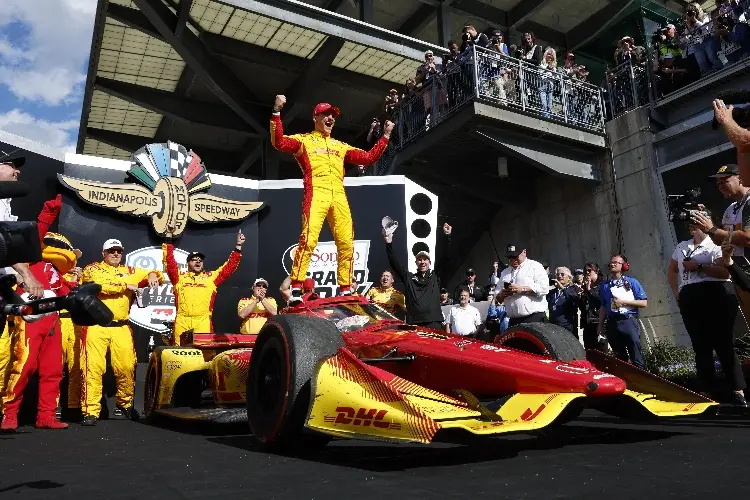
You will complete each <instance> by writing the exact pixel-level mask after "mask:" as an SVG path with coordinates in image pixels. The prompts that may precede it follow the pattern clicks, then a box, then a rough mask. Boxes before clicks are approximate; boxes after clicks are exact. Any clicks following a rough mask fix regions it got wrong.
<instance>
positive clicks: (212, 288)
mask: <svg viewBox="0 0 750 500" xmlns="http://www.w3.org/2000/svg"><path fill="white" fill-rule="evenodd" d="M244 243H245V235H244V234H242V231H239V232H238V233H237V241H236V242H235V247H234V250H232V252H231V253H230V254H229V258H228V259H227V261H226V262H225V263H224V264H222V265H221V266H220V267H219V268H218V269H216V270H215V271H206V270H204V268H203V262H204V261H205V260H206V256H205V255H203V254H202V253H200V252H191V253H189V254H188V256H187V258H186V261H187V269H188V270H187V271H186V272H184V273H181V272H180V268H179V266H178V265H177V261H176V260H175V258H174V245H172V244H171V243H164V244H163V245H162V251H163V255H164V269H166V271H167V276H168V277H169V281H170V282H171V283H172V290H173V292H172V293H173V294H174V301H175V308H176V309H177V316H176V317H175V321H174V335H172V342H173V345H180V336H181V335H182V334H183V333H184V332H185V331H187V330H192V331H194V332H196V333H199V332H213V331H214V326H213V322H212V321H211V314H212V312H213V309H214V300H215V299H216V288H217V287H218V286H219V285H221V284H222V283H223V282H224V281H225V280H226V279H227V278H229V277H230V276H231V275H232V273H234V272H235V271H236V270H237V266H239V265H240V260H241V259H242V245H243V244H244Z"/></svg>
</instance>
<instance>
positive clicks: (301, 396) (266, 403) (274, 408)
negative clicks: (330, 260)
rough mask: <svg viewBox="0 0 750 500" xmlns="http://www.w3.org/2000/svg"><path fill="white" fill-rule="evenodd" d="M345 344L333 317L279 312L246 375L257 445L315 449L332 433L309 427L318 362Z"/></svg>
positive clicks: (259, 340) (258, 342) (262, 333)
mask: <svg viewBox="0 0 750 500" xmlns="http://www.w3.org/2000/svg"><path fill="white" fill-rule="evenodd" d="M343 345H344V342H343V339H342V338H341V332H339V330H338V329H337V328H336V327H335V325H334V324H333V323H331V322H330V321H328V320H325V319H322V318H318V317H313V316H303V315H297V314H289V315H286V314H281V315H278V316H274V317H273V318H272V319H270V320H268V322H267V323H266V324H265V325H264V326H263V329H262V330H261V331H260V334H259V335H258V338H257V340H256V342H255V346H254V347H253V353H252V355H251V357H250V369H249V373H248V377H247V417H248V423H249V424H250V431H251V433H252V437H251V439H252V440H253V442H254V444H255V445H256V447H258V448H260V449H261V450H264V451H274V452H283V451H299V450H311V449H315V448H319V447H322V446H325V445H326V444H328V442H329V441H330V440H331V437H330V436H327V435H324V434H320V433H316V432H314V431H310V430H309V429H306V428H305V419H306V418H307V414H308V411H309V409H310V405H311V404H312V396H313V391H312V378H313V376H314V374H315V369H316V367H317V366H318V363H319V362H320V361H321V360H322V359H324V358H327V357H329V356H332V355H334V354H336V351H337V350H338V349H339V347H342V346H343Z"/></svg>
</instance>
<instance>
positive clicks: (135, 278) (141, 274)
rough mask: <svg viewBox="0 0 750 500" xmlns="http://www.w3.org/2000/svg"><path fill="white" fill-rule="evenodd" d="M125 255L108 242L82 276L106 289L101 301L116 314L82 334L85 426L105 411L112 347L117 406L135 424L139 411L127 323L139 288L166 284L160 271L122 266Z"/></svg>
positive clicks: (121, 247) (116, 243)
mask: <svg viewBox="0 0 750 500" xmlns="http://www.w3.org/2000/svg"><path fill="white" fill-rule="evenodd" d="M122 254H123V246H122V243H120V240H115V239H111V240H107V241H105V242H104V245H103V246H102V257H103V260H102V261H101V262H96V263H94V264H89V265H88V266H86V267H85V268H84V269H83V275H82V276H81V281H82V282H83V283H90V282H93V283H97V284H99V285H101V287H102V291H101V292H100V293H99V299H101V301H102V302H104V304H105V305H106V306H107V307H109V309H110V310H111V311H112V313H113V314H114V318H113V321H112V323H110V324H109V325H108V326H98V325H95V326H86V327H83V328H82V331H81V344H82V346H83V354H82V358H81V367H82V368H83V394H82V395H81V405H82V407H83V408H82V409H83V424H82V425H88V426H91V425H96V421H97V419H98V418H99V413H100V412H101V409H102V407H101V399H102V375H104V371H105V369H106V356H107V350H108V349H109V352H110V357H111V360H112V371H114V374H115V383H116V385H117V393H116V395H115V398H116V402H117V408H118V409H119V410H120V411H121V412H122V414H123V415H125V416H126V417H130V418H131V419H134V420H135V419H137V418H138V412H137V411H136V410H135V408H133V390H134V388H135V387H134V385H135V363H136V357H135V346H134V345H133V331H132V330H131V329H130V326H129V325H128V318H129V317H130V307H131V305H132V304H133V299H134V295H135V292H136V291H137V290H138V288H139V286H145V285H146V284H148V286H149V287H151V288H156V287H157V286H159V285H162V284H164V276H163V275H162V273H161V272H160V271H149V270H147V269H141V268H137V267H131V266H124V265H122Z"/></svg>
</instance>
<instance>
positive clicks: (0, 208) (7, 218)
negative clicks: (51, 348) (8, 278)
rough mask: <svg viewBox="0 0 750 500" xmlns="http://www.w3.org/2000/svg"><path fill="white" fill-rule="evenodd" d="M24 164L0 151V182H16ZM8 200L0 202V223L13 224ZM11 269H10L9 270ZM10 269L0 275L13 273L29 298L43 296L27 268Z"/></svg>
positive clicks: (16, 265) (21, 160)
mask: <svg viewBox="0 0 750 500" xmlns="http://www.w3.org/2000/svg"><path fill="white" fill-rule="evenodd" d="M25 163H26V158H25V157H23V156H14V155H12V154H9V153H5V152H3V151H0V182H14V181H17V180H18V176H19V175H20V173H21V170H20V168H21V167H22V166H23V165H24V164H25ZM10 202H11V200H10V199H7V198H5V199H1V200H0V222H14V221H17V220H18V217H16V216H15V215H13V212H12V209H11V206H10ZM11 268H12V269H11ZM11 268H5V269H2V268H0V274H10V273H12V272H14V271H15V273H17V274H18V275H19V277H20V279H19V280H18V281H19V283H22V284H23V285H25V289H26V290H27V291H28V293H29V297H31V298H34V297H37V298H38V297H42V296H43V295H44V287H43V286H42V284H41V283H39V281H38V280H37V279H36V278H35V277H34V275H33V274H32V273H31V271H29V267H28V266H26V265H24V264H14V265H13V266H11Z"/></svg>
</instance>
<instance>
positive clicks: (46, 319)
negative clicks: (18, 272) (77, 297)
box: [0, 196, 80, 432]
mask: <svg viewBox="0 0 750 500" xmlns="http://www.w3.org/2000/svg"><path fill="white" fill-rule="evenodd" d="M61 208H62V201H61V197H60V196H58V197H57V198H56V199H55V200H50V201H48V202H46V203H45V204H44V209H43V210H42V213H41V214H40V216H39V218H38V220H37V225H38V228H39V232H40V237H41V239H42V258H43V259H44V260H43V261H42V262H35V263H32V264H29V270H30V271H31V273H32V274H33V276H34V278H36V279H37V281H39V282H40V283H41V284H42V285H43V286H44V295H45V297H54V296H55V295H57V296H64V295H67V294H68V293H69V292H70V289H71V286H75V285H74V284H71V283H68V282H66V281H65V280H64V279H63V273H66V272H68V271H70V269H71V268H72V267H73V266H74V265H75V262H76V259H77V257H78V256H79V255H80V251H78V252H76V251H75V250H74V249H73V247H72V245H70V242H69V241H68V240H67V239H66V238H65V237H63V236H62V235H57V234H54V233H47V229H48V228H49V226H50V225H51V224H52V222H53V221H54V219H55V217H57V214H58V213H59V212H60V209H61ZM53 245H54V246H53ZM53 262H54V263H53ZM57 266H61V267H62V268H61V269H58V267H57ZM16 291H17V292H18V293H19V294H20V295H21V297H22V298H24V299H28V294H27V293H26V292H25V291H24V287H23V283H21V284H19V286H18V287H17V289H16ZM9 327H10V328H12V329H13V330H14V332H13V335H14V341H13V358H14V360H13V367H12V369H11V373H10V377H9V378H8V383H7V387H6V391H5V394H4V395H3V407H4V414H3V421H2V424H0V430H2V431H4V432H8V431H15V430H16V429H17V428H18V409H19V407H20V405H21V401H22V400H23V391H24V389H25V388H26V385H27V383H28V381H29V378H30V377H31V375H33V374H34V373H35V372H38V373H39V400H38V412H37V418H36V427H37V428H43V429H65V428H67V427H68V425H67V424H65V423H63V422H60V421H58V420H57V418H56V416H55V410H56V409H57V401H58V399H59V397H60V381H61V380H62V375H63V366H62V333H61V330H60V318H59V314H58V313H57V312H54V313H48V314H43V315H39V316H34V317H23V318H21V317H17V316H16V317H13V318H12V320H11V322H10V323H9Z"/></svg>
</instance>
